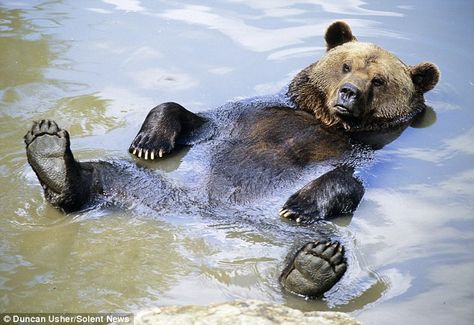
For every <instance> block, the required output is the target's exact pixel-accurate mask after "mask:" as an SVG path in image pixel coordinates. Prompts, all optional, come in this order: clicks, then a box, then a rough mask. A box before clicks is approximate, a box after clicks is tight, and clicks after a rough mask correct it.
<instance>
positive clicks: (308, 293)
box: [280, 241, 347, 298]
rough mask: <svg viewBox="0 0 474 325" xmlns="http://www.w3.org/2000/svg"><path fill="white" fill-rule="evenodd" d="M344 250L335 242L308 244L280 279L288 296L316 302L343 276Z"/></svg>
mask: <svg viewBox="0 0 474 325" xmlns="http://www.w3.org/2000/svg"><path fill="white" fill-rule="evenodd" d="M346 269H347V264H346V260H345V258H344V248H343V246H342V245H341V244H339V243H338V242H329V241H328V242H325V241H321V242H318V241H317V242H310V243H307V244H306V245H304V246H303V247H302V248H301V249H300V250H299V251H298V252H297V253H296V254H295V255H294V256H293V257H292V259H291V261H290V263H289V264H288V265H287V267H286V268H285V269H284V270H283V272H282V274H281V276H280V283H281V285H282V286H283V288H284V289H285V290H287V291H289V292H291V293H294V294H297V295H300V296H304V297H308V298H316V297H320V296H322V294H323V293H325V292H326V291H328V290H329V289H331V288H332V287H333V286H334V285H335V284H336V283H337V282H338V281H339V279H340V278H341V277H342V276H343V274H344V273H345V272H346Z"/></svg>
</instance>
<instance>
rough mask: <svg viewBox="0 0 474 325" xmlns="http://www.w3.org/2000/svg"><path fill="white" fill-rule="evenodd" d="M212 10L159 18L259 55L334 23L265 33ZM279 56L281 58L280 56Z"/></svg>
mask: <svg viewBox="0 0 474 325" xmlns="http://www.w3.org/2000/svg"><path fill="white" fill-rule="evenodd" d="M213 11H214V10H213V9H212V8H210V7H205V6H194V5H193V6H184V8H182V9H171V10H166V11H165V12H163V13H160V14H158V16H159V17H162V18H167V19H171V20H177V21H182V22H185V23H188V24H196V25H201V26H205V27H207V28H210V29H215V30H218V31H219V32H221V33H223V34H224V35H226V36H227V37H229V38H230V39H232V40H233V41H234V42H236V43H238V44H241V45H242V46H244V47H246V48H248V49H250V50H252V51H256V52H266V51H272V50H276V49H280V48H283V47H287V46H293V45H298V44H303V43H304V40H305V39H306V38H310V37H315V36H322V35H323V33H324V31H325V30H326V27H327V26H328V25H329V24H330V23H331V22H332V19H318V23H313V24H302V25H299V26H291V27H285V28H272V29H265V28H261V27H256V26H253V25H250V24H248V23H247V22H246V21H245V20H244V19H241V18H237V17H230V16H225V15H221V14H220V13H218V12H213ZM347 21H348V22H349V23H350V25H351V26H352V27H353V28H354V29H357V28H359V27H362V26H363V27H366V29H365V33H364V32H363V33H360V34H359V35H360V36H362V37H364V36H371V35H377V36H382V35H383V36H385V37H399V36H398V35H397V34H396V33H393V32H388V31H383V30H381V29H370V26H372V25H374V24H373V22H371V21H365V20H358V19H348V20H347ZM277 56H278V55H277Z"/></svg>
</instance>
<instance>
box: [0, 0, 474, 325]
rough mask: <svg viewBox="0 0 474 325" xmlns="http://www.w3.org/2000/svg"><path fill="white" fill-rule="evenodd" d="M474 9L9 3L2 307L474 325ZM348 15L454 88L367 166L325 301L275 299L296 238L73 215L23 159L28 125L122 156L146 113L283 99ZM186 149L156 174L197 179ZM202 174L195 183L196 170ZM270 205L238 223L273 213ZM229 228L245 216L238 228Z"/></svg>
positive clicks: (180, 222)
mask: <svg viewBox="0 0 474 325" xmlns="http://www.w3.org/2000/svg"><path fill="white" fill-rule="evenodd" d="M473 13H474V6H473V5H472V4H471V3H470V2H469V1H450V2H443V1H436V2H434V1H419V2H416V3H414V4H411V3H405V2H400V1H384V2H377V1H368V2H367V3H363V2H362V1H350V0H347V1H338V2H337V3H335V4H333V3H330V2H327V1H318V0H301V1H292V2H289V1H275V0H273V1H246V0H233V1H226V2H218V3H217V2H209V3H202V2H199V1H180V2H169V1H138V0H128V1H126V0H121V1H118V0H104V1H102V2H100V1H80V2H78V1H44V2H42V1H33V0H32V1H8V0H7V1H3V2H2V3H1V4H0V129H1V130H2V132H1V133H0V140H1V146H0V189H1V190H0V197H1V206H0V229H1V231H2V236H1V238H0V312H64V311H70V312H97V311H104V312H105V311H106V312H110V311H127V312H128V311H137V310H140V309H144V308H151V307H154V306H159V305H170V304H205V303H210V302H221V301H227V300H235V299H239V298H240V299H243V298H252V299H262V300H265V301H271V302H277V303H282V304H286V305H289V306H292V307H294V308H298V309H301V310H340V311H347V312H350V313H352V314H353V315H354V316H355V317H357V318H358V319H360V320H362V321H364V322H365V323H367V324H380V322H382V321H383V323H384V324H400V323H409V324H411V323H417V324H450V323H451V324H472V322H473V321H474V312H473V310H474V308H473V307H474V306H473V295H474V289H473V283H474V272H473V271H474V258H473V257H474V253H473V251H472V245H473V244H474V240H473V237H474V236H473V234H474V232H473V230H474V221H473V211H474V206H473V205H474V168H473V166H474V164H473V161H474V160H473V155H474V149H473V148H474V126H473V125H474V123H473V122H474V110H473V99H472V98H473V97H472V93H473V91H474V79H473V77H472V76H473V75H474V69H473V66H474V59H473V58H472V52H473V50H474V47H473V41H472V38H471V36H470V31H472V30H473V27H474V26H473V23H472V18H473ZM336 19H344V20H346V21H348V22H349V23H350V25H351V26H352V28H353V31H354V33H355V34H356V36H357V37H358V38H359V39H361V40H364V41H369V42H374V43H377V44H379V45H381V46H383V47H385V48H387V49H389V50H390V51H392V52H394V53H395V54H397V55H398V56H399V57H400V58H401V59H402V60H403V61H405V62H406V63H409V64H416V63H419V62H422V61H432V62H435V63H436V64H437V65H438V66H439V67H440V69H441V72H442V78H441V81H440V83H439V84H438V86H437V87H436V88H435V90H433V91H431V92H430V93H428V94H427V96H426V98H427V102H428V103H429V104H430V105H431V106H432V107H433V112H431V113H430V114H431V115H429V116H425V119H424V120H423V121H422V123H420V124H419V125H417V127H414V128H410V129H408V130H407V131H405V132H404V134H403V135H402V136H401V137H400V138H399V139H398V140H397V141H395V142H394V143H392V144H390V145H389V146H387V147H386V148H385V149H384V150H383V151H381V152H379V153H378V154H377V156H376V160H375V163H374V166H373V167H372V168H371V169H369V170H367V171H363V172H361V173H360V176H361V177H363V179H364V181H365V185H366V189H367V191H366V194H365V197H364V199H363V201H362V203H361V206H360V207H359V209H358V210H357V212H356V213H355V214H354V216H353V217H352V218H350V219H349V218H348V219H345V220H337V222H336V225H334V226H333V227H335V228H336V229H338V231H340V232H341V233H343V234H344V236H345V238H346V240H347V241H349V242H350V243H351V245H352V247H353V248H352V249H351V256H350V257H349V258H350V261H351V263H352V264H351V269H350V272H349V273H348V276H347V277H344V278H343V281H342V283H341V284H340V285H339V286H338V287H337V288H336V290H333V291H332V292H330V293H329V294H328V296H327V297H326V298H325V299H324V300H322V301H304V300H301V299H298V298H292V297H289V296H286V295H283V294H282V293H281V290H280V288H279V286H278V283H277V276H278V274H279V270H280V268H281V262H282V260H283V258H284V256H285V254H286V252H287V244H288V243H287V241H288V240H289V238H288V235H285V234H281V235H278V234H274V233H272V231H271V229H265V227H264V229H262V227H258V226H256V227H252V222H251V220H250V221H248V222H246V223H235V222H231V221H227V222H226V221H225V220H209V219H206V218H203V217H201V216H186V215H180V214H179V212H177V213H176V215H161V214H160V213H159V212H158V213H157V212H153V211H147V210H144V209H138V210H135V211H133V212H131V211H120V210H90V211H85V212H81V213H75V214H71V215H67V216H64V215H63V214H61V213H59V212H58V211H56V210H54V209H53V208H52V207H50V206H49V205H48V204H47V203H46V202H45V200H44V198H43V196H42V190H41V187H40V185H39V183H38V181H37V179H36V177H35V175H34V173H33V171H32V170H31V168H30V167H29V166H28V164H27V162H26V157H25V153H24V146H23V143H22V137H23V135H24V133H25V132H26V130H27V129H28V127H29V126H30V125H31V121H33V120H35V119H40V118H52V119H55V120H56V121H57V122H58V123H59V124H60V125H61V126H62V127H64V128H67V129H68V130H69V131H70V133H71V135H72V137H73V143H72V148H73V151H74V152H75V154H76V157H77V158H79V159H111V158H112V157H113V158H122V159H127V160H133V159H132V158H131V157H129V155H128V154H127V148H128V145H129V143H130V141H131V139H132V138H133V136H134V135H135V133H136V132H137V130H138V128H139V126H140V123H141V121H142V120H143V118H144V116H145V115H146V113H147V112H148V110H149V109H150V108H152V107H153V106H154V105H156V104H158V103H161V102H165V101H170V100H173V101H176V102H179V103H181V104H182V105H184V106H185V107H187V108H189V109H191V110H193V111H196V112H198V111H203V110H207V109H212V108H215V107H218V106H220V105H222V104H223V103H225V102H226V101H229V100H233V99H238V98H243V97H251V96H256V95H262V94H271V93H275V92H278V91H279V90H280V89H281V88H282V87H284V85H285V84H287V83H288V81H289V80H290V79H291V77H292V76H293V75H294V74H295V73H296V72H297V71H299V70H300V69H302V68H304V67H306V66H307V65H308V64H310V63H311V62H313V61H314V60H316V59H317V58H318V57H319V56H321V54H322V53H323V52H324V42H323V39H322V37H323V34H324V31H325V28H326V27H327V25H328V24H329V23H330V22H331V21H333V20H336ZM185 154H186V152H182V153H181V154H178V155H176V156H174V157H172V158H171V159H169V160H167V161H163V162H159V163H155V164H152V165H150V164H149V165H148V166H149V167H151V168H155V169H157V170H158V171H161V172H166V173H169V174H170V176H172V175H173V174H176V173H181V172H182V173H184V174H186V172H189V170H186V168H187V167H186V166H189V165H187V164H181V165H180V162H181V161H183V159H185V157H186V156H185ZM189 174H191V173H189ZM271 208H273V207H266V208H265V207H263V208H262V210H261V211H260V210H259V209H260V207H249V208H248V209H244V208H243V209H242V210H241V211H232V214H233V215H242V216H244V217H248V218H252V217H256V216H258V215H259V214H262V215H263V216H264V217H265V218H266V220H267V222H268V220H272V218H274V222H275V223H279V222H282V221H281V220H280V219H279V218H278V217H277V215H276V211H275V213H274V214H272V212H271V211H273V210H272V209H271ZM229 220H234V221H235V219H232V218H230V219H229Z"/></svg>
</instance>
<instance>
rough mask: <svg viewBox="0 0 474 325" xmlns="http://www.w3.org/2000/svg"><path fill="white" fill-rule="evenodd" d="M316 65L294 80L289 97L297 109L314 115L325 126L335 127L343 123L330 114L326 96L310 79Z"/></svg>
mask: <svg viewBox="0 0 474 325" xmlns="http://www.w3.org/2000/svg"><path fill="white" fill-rule="evenodd" d="M316 63H317V62H316ZM316 63H313V64H311V65H310V66H309V67H307V68H305V69H303V70H302V71H300V72H299V73H298V74H297V75H296V76H295V77H294V78H293V80H292V81H291V83H290V85H289V87H288V97H289V98H290V99H291V100H292V101H293V102H294V103H295V105H296V109H298V110H302V111H305V112H308V113H310V114H312V115H314V116H315V117H316V119H317V120H318V121H319V122H321V123H322V124H323V125H326V126H335V125H337V124H339V123H340V122H341V121H340V120H339V119H337V118H336V117H335V116H334V115H331V114H330V113H329V110H328V109H327V108H326V102H327V98H326V94H325V93H324V92H323V91H322V90H321V88H320V87H318V85H317V84H315V83H314V81H312V80H311V78H310V77H309V75H310V71H311V69H312V67H313V66H314V65H315V64H316Z"/></svg>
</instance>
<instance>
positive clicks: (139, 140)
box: [128, 132, 176, 160]
mask: <svg viewBox="0 0 474 325" xmlns="http://www.w3.org/2000/svg"><path fill="white" fill-rule="evenodd" d="M175 137H176V135H174V136H171V137H170V140H168V141H166V140H164V138H166V135H164V134H162V135H159V134H156V133H155V132H153V133H152V134H150V135H149V136H142V133H141V132H140V133H139V134H138V135H137V136H136V137H135V139H134V140H133V142H132V144H131V145H130V148H129V149H128V151H129V152H130V153H131V154H132V155H134V156H136V157H137V158H140V159H144V160H148V159H150V160H155V159H156V158H163V156H164V155H165V154H166V153H169V152H171V151H172V150H173V148H174V141H175Z"/></svg>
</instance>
